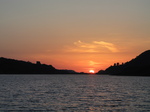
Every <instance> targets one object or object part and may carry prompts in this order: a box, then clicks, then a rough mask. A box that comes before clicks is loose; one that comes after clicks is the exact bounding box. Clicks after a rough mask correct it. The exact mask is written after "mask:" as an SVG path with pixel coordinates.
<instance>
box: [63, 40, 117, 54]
mask: <svg viewBox="0 0 150 112" xmlns="http://www.w3.org/2000/svg"><path fill="white" fill-rule="evenodd" d="M65 51H67V52H76V53H104V52H106V51H107V52H108V51H110V52H113V53H115V52H119V50H118V49H117V47H116V46H115V45H114V44H113V43H109V42H104V41H93V42H91V43H85V42H81V41H80V40H79V41H77V42H74V45H73V46H67V47H66V49H65Z"/></svg>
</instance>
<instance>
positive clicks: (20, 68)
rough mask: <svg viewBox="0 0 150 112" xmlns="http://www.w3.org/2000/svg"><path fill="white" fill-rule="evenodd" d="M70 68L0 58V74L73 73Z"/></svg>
mask: <svg viewBox="0 0 150 112" xmlns="http://www.w3.org/2000/svg"><path fill="white" fill-rule="evenodd" d="M73 73H76V72H75V71H72V70H58V69H55V68H54V67H53V66H52V65H46V64H41V63H40V62H39V61H37V63H36V64H34V63H31V62H25V61H20V60H14V59H8V58H3V57H1V58H0V74H73Z"/></svg>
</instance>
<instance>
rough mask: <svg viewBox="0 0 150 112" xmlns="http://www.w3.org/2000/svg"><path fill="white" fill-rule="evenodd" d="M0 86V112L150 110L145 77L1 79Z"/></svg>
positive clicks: (28, 76)
mask: <svg viewBox="0 0 150 112" xmlns="http://www.w3.org/2000/svg"><path fill="white" fill-rule="evenodd" d="M0 82H1V85H0V110H44V111H46V110H47V111H112V112H113V111H120V112H126V111H127V112H128V111H136V112H138V111H148V110H150V99H149V97H150V94H149V92H150V88H149V84H150V78H149V77H115V76H97V75H90V76H87V75H83V76H80V75H72V76H70V75H57V76H55V75H50V76H48V75H43V76H42V75H31V76H30V75H24V76H17V75H14V76H6V75H4V76H0Z"/></svg>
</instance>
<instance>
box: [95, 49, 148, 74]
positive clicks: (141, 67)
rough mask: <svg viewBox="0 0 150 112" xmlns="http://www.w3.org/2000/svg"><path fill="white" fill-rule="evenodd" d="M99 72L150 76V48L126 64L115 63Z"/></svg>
mask: <svg viewBox="0 0 150 112" xmlns="http://www.w3.org/2000/svg"><path fill="white" fill-rule="evenodd" d="M97 74H111V75H127V76H150V50H147V51H145V52H143V53H141V54H140V55H139V56H137V57H136V58H135V59H132V60H131V61H129V62H126V63H125V64H121V65H120V64H119V63H115V64H114V65H113V66H110V67H108V68H107V69H106V70H100V71H99V72H98V73H97Z"/></svg>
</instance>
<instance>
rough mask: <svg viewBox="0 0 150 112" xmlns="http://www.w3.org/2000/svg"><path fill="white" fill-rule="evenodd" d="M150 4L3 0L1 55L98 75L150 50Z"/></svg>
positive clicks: (144, 0)
mask: <svg viewBox="0 0 150 112" xmlns="http://www.w3.org/2000/svg"><path fill="white" fill-rule="evenodd" d="M149 11H150V0H0V57H6V58H13V59H18V60H24V61H30V62H33V63H35V62H36V61H40V62H41V63H43V64H48V65H53V66H54V67H55V68H57V69H71V70H75V71H77V72H88V71H89V70H95V72H97V71H99V70H101V69H106V68H107V67H109V66H110V65H113V63H116V62H119V63H122V62H126V61H129V60H131V59H133V58H135V57H136V56H137V55H139V54H140V53H142V52H144V51H145V50H149V49H150V13H149Z"/></svg>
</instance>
